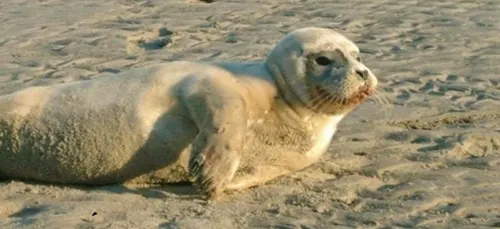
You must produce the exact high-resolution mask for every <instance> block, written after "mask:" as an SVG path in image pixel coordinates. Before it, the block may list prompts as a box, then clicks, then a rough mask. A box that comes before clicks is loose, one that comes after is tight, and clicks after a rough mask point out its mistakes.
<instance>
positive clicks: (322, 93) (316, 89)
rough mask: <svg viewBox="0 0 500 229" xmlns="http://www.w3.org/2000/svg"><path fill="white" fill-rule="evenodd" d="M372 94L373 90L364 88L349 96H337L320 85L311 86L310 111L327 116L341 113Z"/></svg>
mask: <svg viewBox="0 0 500 229" xmlns="http://www.w3.org/2000/svg"><path fill="white" fill-rule="evenodd" d="M372 93H373V89H372V88H370V87H368V86H365V87H361V88H359V89H358V90H357V91H355V92H354V93H351V94H350V95H349V96H343V95H339V94H338V93H335V92H331V91H329V90H327V89H325V88H324V87H322V86H321V85H313V86H312V87H311V99H312V103H311V105H312V107H311V108H312V109H313V110H315V111H316V112H323V113H328V114H337V113H343V112H344V111H346V110H350V109H352V108H353V107H355V106H357V105H359V104H361V103H362V102H363V101H364V100H366V99H367V98H368V97H369V96H370V95H371V94H372Z"/></svg>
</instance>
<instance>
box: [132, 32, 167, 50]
mask: <svg viewBox="0 0 500 229" xmlns="http://www.w3.org/2000/svg"><path fill="white" fill-rule="evenodd" d="M172 34H173V32H172V31H170V30H168V29H167V28H165V27H160V28H153V29H144V30H141V31H138V32H135V33H133V34H131V35H130V36H128V37H127V52H128V53H129V54H135V53H138V52H141V51H143V50H157V49H162V48H164V47H166V46H167V45H168V44H170V43H172V39H171V36H172Z"/></svg>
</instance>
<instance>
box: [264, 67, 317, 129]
mask: <svg viewBox="0 0 500 229" xmlns="http://www.w3.org/2000/svg"><path fill="white" fill-rule="evenodd" d="M264 65H265V67H266V68H267V70H268V71H269V73H270V74H271V77H272V78H273V79H274V83H275V84H276V86H277V88H278V91H279V93H280V95H281V97H283V99H284V101H285V102H286V103H287V104H288V106H289V107H290V108H291V109H292V110H293V111H294V113H295V114H296V115H297V116H298V118H300V119H301V120H303V121H306V120H308V119H310V118H312V117H315V116H317V115H318V114H317V113H315V112H314V111H312V110H310V109H309V108H307V107H306V106H305V105H304V103H303V102H302V101H301V100H300V98H299V97H298V96H297V95H296V94H295V92H294V91H292V87H291V86H290V85H289V84H288V83H287V82H286V80H285V77H284V76H283V74H282V72H283V71H282V69H280V67H279V66H278V65H276V64H272V63H268V62H264Z"/></svg>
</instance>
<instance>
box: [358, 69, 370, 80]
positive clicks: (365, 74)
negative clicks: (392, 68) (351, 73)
mask: <svg viewBox="0 0 500 229" xmlns="http://www.w3.org/2000/svg"><path fill="white" fill-rule="evenodd" d="M356 74H358V75H359V76H361V78H363V79H365V80H366V79H367V78H368V70H366V69H364V70H356Z"/></svg>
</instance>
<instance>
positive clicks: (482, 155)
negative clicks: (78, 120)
mask: <svg viewBox="0 0 500 229" xmlns="http://www.w3.org/2000/svg"><path fill="white" fill-rule="evenodd" d="M305 26H319V27H329V28H334V29H337V30H339V31H341V32H342V33H343V34H345V35H346V36H347V37H349V38H350V39H352V40H353V41H355V42H356V43H357V44H358V45H359V47H360V48H361V50H362V53H363V56H362V58H363V61H364V62H365V63H366V65H367V66H368V67H370V68H371V69H372V71H373V72H374V73H375V74H376V75H377V76H378V78H379V85H380V88H379V93H378V99H373V101H370V102H367V103H365V104H363V105H362V106H361V107H359V109H357V110H356V111H354V112H353V113H352V114H351V115H350V116H349V117H348V118H346V119H345V120H344V121H343V122H342V123H341V125H340V127H339V131H338V132H337V135H336V136H335V138H334V141H333V142H332V144H331V147H330V150H329V152H328V153H327V154H326V155H324V157H323V158H322V160H321V162H319V163H317V164H315V165H314V166H311V167H309V168H307V169H306V170H304V171H301V172H298V173H295V174H292V175H289V176H286V177H283V178H280V179H277V180H275V181H272V182H270V183H268V184H267V185H264V186H261V187H258V188H253V189H251V190H247V191H245V192H239V193H234V194H232V195H228V196H226V197H224V198H223V199H222V200H221V201H220V202H218V203H216V204H206V202H205V201H203V200H200V199H199V198H198V197H197V195H195V192H194V189H193V188H191V187H190V186H186V185H184V186H183V185H175V186H174V185H171V186H161V187H125V186H119V185H116V186H105V187H96V188H89V187H68V186H56V185H41V184H37V183H29V182H22V181H11V180H8V181H1V182H0V228H2V229H3V228H6V229H7V228H55V229H58V228H181V229H183V228H188V229H191V228H214V229H215V228H310V229H312V228H491V227H500V73H499V72H500V1H498V0H439V1H432V0H335V1H333V0H279V1H278V0H227V1H224V0H220V1H215V2H214V3H203V2H198V1H194V0H192V1H185V0H149V1H147V0H146V1H140V0H135V1H134V0H108V1H103V0H99V1H98V0H85V1H77V0H2V1H0V31H1V32H0V95H5V94H7V93H10V92H14V91H18V90H20V89H22V88H26V87H29V86H34V85H51V84H58V83H61V82H71V81H75V80H91V79H93V78H95V77H100V75H99V74H100V73H105V74H115V73H117V72H120V71H124V70H127V69H130V68H134V67H138V66H144V65H148V64H152V63H159V62H165V61H170V60H256V59H262V58H264V57H265V55H266V54H267V52H268V51H269V50H270V49H271V48H272V47H273V46H274V44H275V43H276V42H277V41H278V39H280V38H281V37H282V36H283V35H284V33H287V32H289V31H291V30H293V29H295V28H300V27H305ZM101 75H102V74H101Z"/></svg>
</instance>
